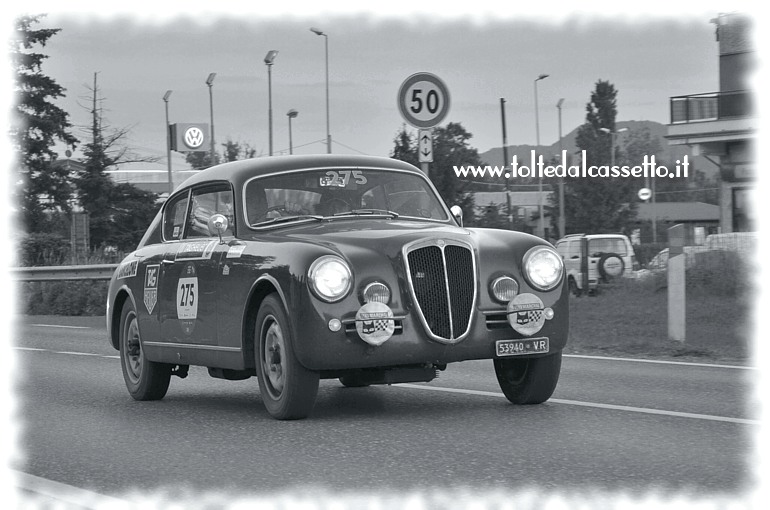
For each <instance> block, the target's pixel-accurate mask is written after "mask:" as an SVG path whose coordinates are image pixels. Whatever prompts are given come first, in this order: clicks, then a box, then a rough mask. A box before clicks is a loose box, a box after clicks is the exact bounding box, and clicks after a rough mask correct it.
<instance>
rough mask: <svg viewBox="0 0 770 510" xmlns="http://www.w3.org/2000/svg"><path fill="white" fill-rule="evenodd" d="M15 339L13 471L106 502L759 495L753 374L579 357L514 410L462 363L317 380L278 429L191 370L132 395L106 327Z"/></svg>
mask: <svg viewBox="0 0 770 510" xmlns="http://www.w3.org/2000/svg"><path fill="white" fill-rule="evenodd" d="M14 338H15V342H16V343H15V346H14V350H15V353H16V354H17V360H16V361H17V362H16V370H17V379H18V385H17V388H16V389H15V395H16V396H17V398H18V404H19V416H20V419H21V424H22V432H21V437H20V442H19V446H20V449H21V450H22V452H23V454H24V458H23V459H22V460H21V461H20V462H19V463H18V464H16V465H15V466H13V468H14V469H15V470H17V471H19V472H23V473H27V474H30V475H34V476H35V477H40V478H42V479H45V480H51V481H53V482H58V483H63V484H67V485H68V486H73V487H77V488H82V489H87V490H89V491H93V492H95V493H98V494H103V495H111V496H115V497H121V498H129V499H130V498H131V497H136V495H137V494H146V493H147V491H152V492H153V493H156V494H157V493H161V494H165V495H169V494H171V495H177V496H179V497H183V496H184V497H187V496H189V495H190V494H198V495H200V494H203V493H206V492H208V491H213V492H214V493H217V494H220V495H224V496H223V497H232V496H233V495H238V496H239V497H244V496H251V495H266V494H276V493H279V492H281V491H316V492H317V493H321V492H323V493H326V494H360V493H371V494H389V493H396V494H404V493H405V492H408V491H436V490H450V491H470V492H472V493H473V494H489V493H496V492H499V491H503V492H506V491H508V492H510V491H512V492H514V493H515V492H516V491H522V490H534V491H537V492H540V493H545V494H553V493H556V494H565V495H581V494H595V493H602V494H629V495H631V496H634V497H642V496H643V495H645V494H650V493H655V494H659V495H660V494H662V495H664V496H666V497H668V496H670V497H675V496H681V497H687V498H694V499H695V500H699V499H700V498H707V499H708V498H714V497H723V498H728V499H731V500H732V499H735V498H742V497H744V495H745V494H747V492H748V491H751V490H752V488H753V485H752V484H753V482H752V480H753V476H754V473H753V467H752V452H753V441H754V435H755V433H756V432H757V430H758V422H757V421H756V419H757V416H756V415H755V413H754V412H753V409H754V408H755V406H754V405H752V402H751V400H750V398H749V397H750V396H751V395H752V385H753V378H754V377H755V376H756V371H755V370H751V369H746V368H735V367H728V366H720V365H717V366H701V365H697V364H681V363H665V362H664V363H661V362H642V361H631V360H619V359H612V358H590V357H585V358H584V357H574V356H571V357H565V358H564V363H563V368H562V376H561V380H560V382H559V386H558V387H557V389H556V393H555V395H554V397H553V398H552V399H551V400H550V401H549V402H547V403H545V404H542V405H538V406H526V407H517V406H513V405H510V404H509V403H508V402H507V400H505V398H504V397H503V396H502V394H501V392H500V390H499V387H498V386H497V382H496V380H495V377H494V370H493V368H492V363H491V361H483V362H464V363H459V364H455V365H450V366H449V367H448V369H447V370H446V371H445V372H442V373H441V376H440V377H439V378H438V379H436V380H435V381H433V382H431V383H428V384H407V385H395V386H373V387H368V388H345V387H343V386H342V385H341V384H339V382H338V381H336V380H328V381H321V388H320V391H319V395H318V399H317V402H316V406H315V409H314V411H313V414H312V415H311V417H310V418H309V419H306V420H302V421H295V422H279V421H276V420H274V419H272V418H271V417H270V416H269V415H268V414H267V412H266V411H265V409H264V408H263V406H262V402H261V400H260V396H259V390H258V386H257V382H256V379H254V378H252V379H250V380H246V381H236V382H232V381H221V380H218V379H212V378H210V377H209V376H208V374H207V372H206V370H205V369H204V368H199V367H191V370H190V375H189V377H188V378H187V379H184V380H182V379H178V378H173V379H172V381H171V388H170V389H169V393H168V395H167V396H166V398H165V399H164V400H162V401H160V402H135V401H133V400H132V399H131V398H130V397H129V395H128V393H127V391H126V388H125V386H124V383H123V379H122V374H121V369H120V364H119V360H118V357H117V351H114V350H113V349H112V348H111V347H109V345H108V342H107V336H106V330H105V328H104V325H103V324H102V322H101V321H100V320H94V319H87V318H56V317H19V318H18V321H17V324H16V326H15V328H14ZM132 495H133V496H132Z"/></svg>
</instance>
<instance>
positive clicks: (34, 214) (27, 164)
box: [10, 16, 78, 232]
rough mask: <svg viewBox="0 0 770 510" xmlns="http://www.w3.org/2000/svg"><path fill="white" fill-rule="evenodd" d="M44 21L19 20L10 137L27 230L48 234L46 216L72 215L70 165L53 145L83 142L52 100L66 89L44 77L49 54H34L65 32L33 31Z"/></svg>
mask: <svg viewBox="0 0 770 510" xmlns="http://www.w3.org/2000/svg"><path fill="white" fill-rule="evenodd" d="M42 17H43V16H22V17H19V18H18V19H16V21H15V33H14V35H13V36H12V40H11V52H10V56H11V64H12V66H13V70H14V74H15V84H14V93H15V96H16V97H15V99H16V101H15V103H16V104H15V108H14V115H13V118H12V126H11V130H10V133H11V139H12V141H13V145H14V152H15V154H16V162H17V164H18V166H19V172H20V174H21V176H20V177H21V185H20V189H18V190H17V191H16V194H17V199H18V200H17V201H18V203H19V205H20V209H21V215H22V219H23V222H24V225H25V227H26V230H27V231H28V232H33V231H42V230H44V227H43V225H44V224H46V223H47V222H46V217H47V215H46V212H51V211H64V212H69V211H70V209H71V205H70V199H71V197H72V187H71V185H70V182H69V178H70V175H69V173H70V171H69V167H68V166H67V165H54V162H55V161H56V158H57V153H56V152H55V151H54V146H55V145H56V144H57V143H59V142H61V143H63V144H64V145H65V146H66V147H69V148H74V147H75V145H76V144H77V142H78V140H77V139H76V138H75V137H74V136H73V135H72V134H71V133H70V132H69V129H70V128H71V127H72V125H71V124H70V121H69V114H68V113H67V112H65V111H64V110H62V109H61V108H59V107H58V106H56V105H55V104H54V102H53V101H55V100H56V99H58V98H61V97H65V94H64V91H65V89H64V88H63V87H61V86H60V85H59V84H58V83H56V81H55V80H54V79H52V78H50V77H49V76H46V75H45V74H43V72H42V64H43V62H44V61H45V59H47V58H48V56H47V55H43V54H42V53H37V52H35V51H33V48H34V47H36V46H38V45H39V46H43V47H44V46H45V45H46V44H47V43H48V40H49V39H50V38H51V37H53V36H54V35H56V34H57V33H58V32H59V31H61V29H59V28H53V29H38V30H35V29H33V28H32V25H33V24H36V23H39V22H40V19H41V18H42Z"/></svg>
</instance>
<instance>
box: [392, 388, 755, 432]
mask: <svg viewBox="0 0 770 510" xmlns="http://www.w3.org/2000/svg"><path fill="white" fill-rule="evenodd" d="M394 386H400V387H403V388H412V389H416V390H429V391H443V392H445V393H461V394H465V395H481V396H485V397H498V398H500V397H502V398H505V395H503V394H502V393H497V392H493V391H480V390H464V389H458V388H444V387H441V386H423V385H421V384H409V383H405V384H396V385H394ZM548 402H553V403H555V404H566V405H573V406H581V407H597V408H600V409H611V410H614V411H629V412H633V413H644V414H659V415H664V416H676V417H679V418H694V419H698V420H710V421H724V422H729V423H739V424H742V425H759V424H760V421H759V420H747V419H744V418H730V417H728V416H714V415H710V414H696V413H682V412H678V411H663V410H660V409H649V408H646V407H632V406H620V405H615V404H599V403H595V402H581V401H578V400H564V399H560V398H552V399H549V400H548Z"/></svg>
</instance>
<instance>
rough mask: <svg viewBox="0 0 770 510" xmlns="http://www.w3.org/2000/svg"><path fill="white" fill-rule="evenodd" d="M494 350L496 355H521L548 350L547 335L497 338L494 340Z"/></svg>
mask: <svg viewBox="0 0 770 510" xmlns="http://www.w3.org/2000/svg"><path fill="white" fill-rule="evenodd" d="M495 350H496V354H497V355H498V356H521V355H523V354H538V353H543V352H548V337H542V338H526V339H522V340H498V341H497V342H495Z"/></svg>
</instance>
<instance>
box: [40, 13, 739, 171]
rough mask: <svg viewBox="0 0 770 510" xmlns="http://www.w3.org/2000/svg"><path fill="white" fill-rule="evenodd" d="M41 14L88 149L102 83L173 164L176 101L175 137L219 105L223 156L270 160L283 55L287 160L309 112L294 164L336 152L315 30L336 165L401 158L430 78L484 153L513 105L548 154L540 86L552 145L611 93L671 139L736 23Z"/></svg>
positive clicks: (142, 136) (112, 106) (139, 141)
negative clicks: (412, 79) (678, 102)
mask: <svg viewBox="0 0 770 510" xmlns="http://www.w3.org/2000/svg"><path fill="white" fill-rule="evenodd" d="M36 3H39V4H43V5H41V8H43V7H48V9H42V10H41V9H33V10H31V11H29V12H35V13H36V12H47V13H49V14H48V16H47V17H46V18H44V19H43V21H42V23H40V24H39V27H41V28H42V27H50V28H60V29H61V31H60V32H59V33H58V34H57V35H55V36H54V37H52V38H51V39H50V41H49V44H48V45H47V46H46V48H45V49H44V52H45V53H46V54H47V55H48V56H49V58H48V59H47V60H46V61H45V63H44V66H43V71H44V72H45V73H46V74H47V75H49V76H51V77H52V78H54V79H55V80H56V81H57V82H58V83H59V84H60V85H62V86H63V87H65V89H66V91H67V92H66V94H67V97H66V98H62V99H60V100H59V101H58V102H57V104H59V105H60V106H61V107H62V108H64V109H65V110H66V111H67V112H69V114H70V118H71V121H72V123H73V125H74V126H75V128H74V129H73V132H74V134H75V135H76V136H79V135H83V136H82V137H83V139H85V140H87V137H86V135H85V133H86V132H85V131H82V130H81V128H82V127H83V126H87V125H88V124H89V122H90V117H89V115H90V114H89V108H90V105H89V101H90V96H91V91H90V88H91V87H92V86H93V80H94V73H97V85H98V89H99V93H100V97H101V98H102V99H103V101H102V103H101V106H102V107H103V108H104V118H105V121H106V124H108V125H110V126H112V127H114V128H129V135H128V137H127V138H126V145H128V146H129V147H130V148H132V149H134V150H135V151H136V152H138V153H139V154H142V155H146V156H156V157H160V158H165V153H166V150H165V149H166V147H165V137H164V125H165V105H164V102H163V99H162V98H163V95H164V94H165V92H166V91H167V90H171V91H172V94H171V96H170V98H169V103H168V107H169V121H170V122H171V123H176V122H179V123H187V122H203V123H208V122H210V108H211V103H210V101H213V112H214V127H215V139H216V142H217V143H218V144H219V143H222V142H224V141H225V140H226V139H230V140H233V141H236V142H240V143H241V144H248V145H249V146H251V147H253V148H255V149H256V151H257V154H258V155H267V154H268V153H269V144H268V139H269V136H268V129H269V127H268V126H269V119H268V110H269V101H268V72H267V66H266V65H265V64H264V63H263V58H264V57H265V54H266V53H267V51H269V50H277V51H278V56H277V58H276V59H275V63H274V65H273V67H272V110H273V123H272V126H273V128H272V129H273V139H274V142H273V147H274V153H275V154H280V153H287V152H288V148H289V133H288V127H289V126H288V117H287V115H286V114H287V112H288V111H289V110H290V109H295V110H297V111H298V112H299V114H298V116H297V117H296V118H295V119H293V121H292V137H293V146H294V152H295V153H302V154H308V153H319V152H326V144H325V138H326V104H325V90H326V89H325V59H324V38H323V37H319V36H318V35H316V34H314V33H313V32H311V31H310V27H317V28H319V29H321V30H323V31H324V32H325V33H326V34H328V42H329V102H330V107H329V109H330V114H329V122H330V132H331V136H332V140H333V144H332V151H333V152H339V153H352V154H355V153H364V154H372V155H381V156H387V155H389V152H390V151H391V150H392V148H393V139H394V137H395V136H396V133H397V132H398V131H399V129H400V128H401V126H402V125H403V123H404V119H403V118H402V117H401V115H400V113H399V109H398V105H397V92H398V89H399V86H400V85H401V83H403V82H404V80H406V79H407V78H408V77H409V76H410V75H412V74H414V73H417V72H430V73H433V74H435V75H436V76H438V77H439V78H441V79H442V80H443V81H444V83H445V84H446V86H447V88H448V90H449V95H450V107H449V112H448V115H447V117H446V119H445V122H460V123H461V124H462V125H463V126H464V127H465V129H466V130H467V131H469V132H470V133H471V134H472V135H473V137H472V139H471V140H470V143H471V145H472V146H473V147H476V148H477V149H478V150H479V152H484V151H486V150H489V149H490V148H492V147H499V146H500V145H501V144H502V129H501V112H500V98H505V100H506V124H507V132H508V137H507V140H508V143H509V144H511V145H516V144H534V143H535V140H536V138H537V136H538V130H537V129H536V115H535V81H534V80H535V78H537V77H538V76H539V75H541V74H548V75H549V77H548V78H546V79H544V80H541V81H539V82H538V84H537V100H538V110H537V112H538V120H539V137H540V140H541V142H542V143H543V144H544V145H550V144H552V143H554V142H556V141H557V139H558V110H557V108H556V103H557V102H558V100H559V99H561V98H563V99H564V103H563V107H562V125H563V129H562V131H563V133H565V134H566V133H568V132H569V131H571V130H572V129H574V128H575V127H577V126H578V125H579V124H581V123H582V122H583V121H584V119H585V105H586V103H587V102H588V100H589V97H590V93H591V91H592V90H593V88H594V85H595V83H596V82H597V80H600V79H601V80H608V81H610V82H611V83H613V84H614V85H615V88H616V89H617V90H618V97H617V106H618V117H617V119H618V120H619V121H624V120H652V121H657V122H660V123H663V124H666V123H668V122H669V98H670V97H671V96H676V95H685V94H695V93H702V92H712V91H716V90H717V89H718V58H717V50H718V46H717V42H716V40H715V36H714V25H713V24H712V23H710V21H709V20H710V19H711V18H713V17H715V16H716V15H717V14H718V13H719V12H726V11H728V10H734V8H735V6H734V5H732V8H731V9H719V8H711V7H710V6H709V4H708V2H707V3H706V4H699V7H695V8H693V7H694V6H690V8H688V9H686V10H685V11H684V12H678V11H677V10H676V9H674V8H668V9H667V10H665V11H662V10H655V9H651V10H649V11H648V12H645V11H643V10H637V11H628V10H625V11H624V10H622V9H621V10H615V11H613V10H611V9H607V8H606V7H605V8H603V9H598V8H595V9H593V10H592V9H591V8H584V9H583V10H574V9H570V8H569V7H567V5H569V4H564V3H561V7H562V8H561V9H558V10H556V11H553V10H542V7H543V6H541V10H538V9H537V8H533V9H531V10H530V9H529V8H528V10H527V12H523V11H516V10H514V9H513V8H510V7H508V8H503V9H504V10H503V11H501V14H496V13H495V12H494V11H490V10H489V9H487V10H484V8H483V7H482V6H483V5H485V1H482V2H481V3H480V4H478V5H479V6H480V7H479V9H478V10H475V11H473V13H471V12H466V13H464V14H463V13H462V11H458V12H457V13H455V14H453V11H451V10H450V11H444V13H443V14H442V15H433V14H431V13H430V11H427V10H426V11H423V12H414V13H413V14H409V11H408V10H404V9H403V8H402V9H398V8H396V9H395V10H394V11H382V12H378V11H376V10H375V11H362V10H360V9H355V8H351V9H349V10H346V9H345V8H342V7H343V5H342V4H344V2H343V3H342V4H340V8H337V9H336V10H335V9H334V8H330V9H328V11H327V12H324V11H317V8H311V7H308V6H306V9H293V10H290V11H287V12H281V8H280V7H273V9H276V10H275V11H271V10H268V11H265V12H256V11H255V10H254V8H252V9H251V10H249V9H247V10H246V11H243V10H242V9H240V8H237V9H236V8H233V6H234V5H235V4H234V3H232V2H229V1H228V0H225V1H224V2H217V3H216V5H217V6H218V7H217V9H215V8H214V7H213V4H212V3H209V6H208V7H207V9H209V10H208V11H204V10H197V9H196V8H194V7H193V8H188V9H187V10H186V11H183V10H181V9H179V8H177V9H176V10H173V9H171V8H169V9H168V11H163V12H157V13H156V14H155V15H154V16H150V12H151V11H148V10H144V9H142V8H137V9H135V10H134V11H133V12H131V13H127V12H121V11H113V12H109V10H107V11H105V10H104V9H102V8H100V7H96V8H92V9H89V7H88V4H89V2H82V4H83V6H82V7H79V6H80V4H81V2H77V1H76V2H73V3H67V4H66V5H67V7H66V8H63V7H62V6H61V5H60V4H57V3H54V2H35V1H33V2H32V5H34V4H36ZM395 3H396V4H398V3H399V2H395ZM653 3H654V2H653ZM686 3H687V2H686ZM45 4H47V5H45ZM171 4H172V5H173V4H174V2H171ZM405 4H406V3H405ZM474 4H475V3H474ZM546 4H548V2H546ZM132 5H135V3H132ZM136 5H139V6H142V5H144V3H143V2H141V1H140V2H138V4H136ZM190 5H196V3H195V2H192V4H190ZM332 5H333V4H332ZM421 5H424V6H426V7H429V6H430V5H431V3H430V2H427V3H423V4H421ZM395 7H397V6H395ZM144 8H145V9H146V6H144ZM284 9H285V7H284ZM465 9H466V10H467V6H466V7H465ZM505 9H508V10H505ZM624 9H627V8H624ZM554 12H558V13H559V14H558V15H554ZM210 73H216V79H215V81H214V85H213V89H212V96H211V98H210V96H209V90H208V87H207V85H206V84H205V80H206V78H207V76H208V75H209V74H210ZM79 156H81V154H80V153H79V151H76V152H75V154H74V157H75V158H77V157H79ZM164 161H165V160H164ZM174 161H181V157H180V156H177V155H175V158H174Z"/></svg>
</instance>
